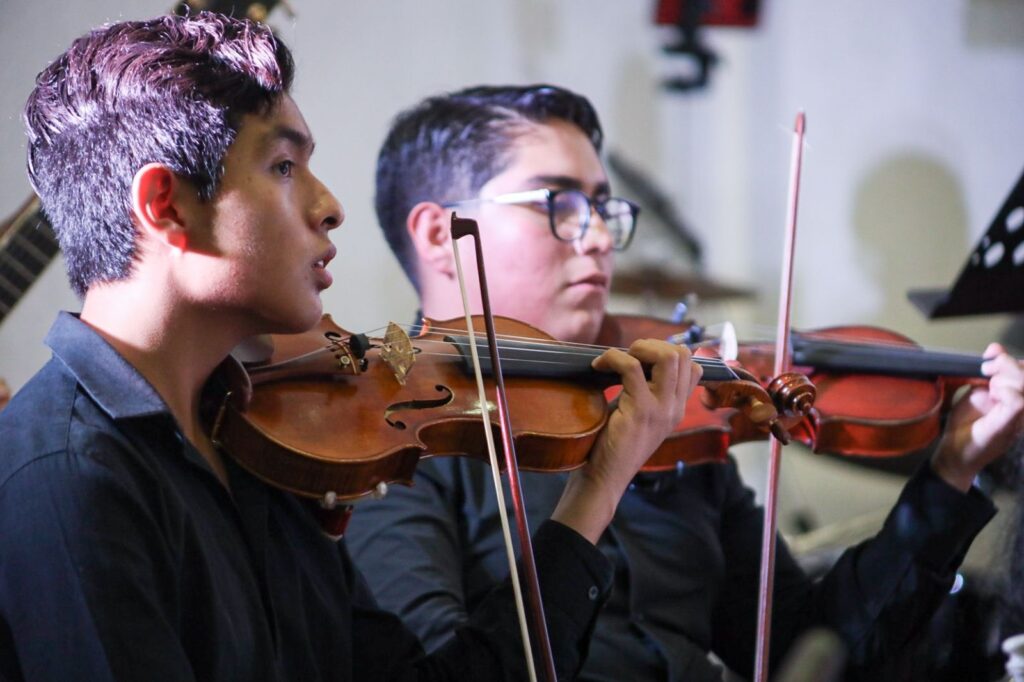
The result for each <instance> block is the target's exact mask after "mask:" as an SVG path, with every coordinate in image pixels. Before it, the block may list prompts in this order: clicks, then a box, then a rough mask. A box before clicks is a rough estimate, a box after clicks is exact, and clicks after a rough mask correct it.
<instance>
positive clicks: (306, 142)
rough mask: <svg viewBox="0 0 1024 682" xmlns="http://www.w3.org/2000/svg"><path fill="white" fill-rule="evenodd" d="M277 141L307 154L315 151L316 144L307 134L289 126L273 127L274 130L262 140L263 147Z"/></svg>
mask: <svg viewBox="0 0 1024 682" xmlns="http://www.w3.org/2000/svg"><path fill="white" fill-rule="evenodd" d="M278 140H284V141H286V142H289V143H291V144H292V145H294V146H295V147H296V148H297V149H301V150H303V151H305V152H307V153H308V154H312V153H313V150H314V149H316V142H315V141H314V140H313V138H312V137H310V136H309V134H307V133H304V132H302V131H301V130H298V129H296V128H292V127H290V126H285V125H278V126H275V127H274V129H273V130H271V131H270V132H268V133H267V134H266V135H265V136H264V138H263V142H264V145H265V146H268V147H269V146H270V145H272V144H274V143H275V142H277V141H278Z"/></svg>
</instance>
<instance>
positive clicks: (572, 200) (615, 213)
mask: <svg viewBox="0 0 1024 682" xmlns="http://www.w3.org/2000/svg"><path fill="white" fill-rule="evenodd" d="M479 203H491V204H510V205H520V204H524V205H529V204H533V205H535V206H536V207H538V208H543V209H545V210H546V211H547V213H548V223H549V225H550V227H551V234H553V235H554V236H555V239H558V240H559V241H563V242H575V241H577V240H579V239H583V235H585V234H586V233H587V228H589V227H590V214H591V213H592V212H593V211H595V210H596V211H597V214H598V215H599V216H601V220H603V221H604V224H605V226H606V227H607V228H608V234H609V235H611V239H612V248H613V249H615V250H616V251H624V250H625V249H626V247H627V246H629V242H630V241H632V239H633V232H634V230H635V229H636V218H637V215H639V214H640V207H639V206H637V205H636V204H634V203H633V202H632V201H627V200H626V199H619V198H616V197H608V198H607V199H591V198H590V197H588V196H587V195H586V194H584V193H583V192H581V191H580V190H578V189H534V190H529V191H526V192H512V193H510V194H499V195H498V196H496V197H490V198H489V199H482V198H477V199H463V200H461V201H450V202H448V203H446V204H444V207H445V208H455V207H457V206H464V205H466V204H479Z"/></svg>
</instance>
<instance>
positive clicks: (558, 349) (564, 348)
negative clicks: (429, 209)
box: [369, 325, 709, 355]
mask: <svg viewBox="0 0 1024 682" xmlns="http://www.w3.org/2000/svg"><path fill="white" fill-rule="evenodd" d="M412 326H413V325H408V329H406V331H409V329H411V328H412ZM381 329H384V328H383V327H381V328H378V329H376V330H372V331H371V332H369V333H372V332H376V331H380V330H381ZM429 331H430V332H434V333H438V334H441V333H447V334H450V335H459V336H464V335H465V334H466V330H465V329H458V328H445V327H430V329H429ZM413 338H416V339H418V342H424V341H427V342H429V341H430V340H425V339H420V338H419V337H413ZM496 338H497V340H498V341H499V342H500V341H513V342H516V341H518V342H522V343H528V344H532V345H534V346H543V345H550V346H551V347H552V350H551V351H550V352H554V353H563V354H570V355H571V354H573V350H579V351H580V352H579V353H578V354H579V355H587V352H586V351H600V352H603V351H605V350H608V349H609V348H616V349H617V350H621V351H623V352H627V351H628V348H625V347H622V346H602V345H598V344H589V343H579V342H572V341H557V340H554V339H552V340H550V341H548V340H545V339H537V338H536V337H531V336H517V335H514V334H498V335H497V336H496ZM435 341H436V342H438V343H454V342H450V341H444V340H441V339H437V340H435ZM708 345H709V343H707V342H706V343H702V344H696V345H695V346H692V347H707V346H708ZM510 347H511V348H516V349H522V347H521V346H502V345H500V343H499V345H498V348H506V349H507V348H510Z"/></svg>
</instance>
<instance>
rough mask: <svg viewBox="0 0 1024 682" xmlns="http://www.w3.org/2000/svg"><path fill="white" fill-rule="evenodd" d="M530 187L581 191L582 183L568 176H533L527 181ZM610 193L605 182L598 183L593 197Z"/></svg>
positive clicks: (608, 186) (609, 187)
mask: <svg viewBox="0 0 1024 682" xmlns="http://www.w3.org/2000/svg"><path fill="white" fill-rule="evenodd" d="M527 182H528V183H529V184H531V185H537V186H538V187H542V186H546V187H554V188H556V189H578V190H580V191H581V192H582V191H583V189H584V188H583V183H582V182H580V181H579V179H577V178H574V177H571V176H568V175H535V176H533V177H532V178H530V179H529V180H528V181H527ZM611 191H612V189H611V186H610V185H609V184H608V182H607V181H605V182H601V183H598V185H597V186H596V187H595V188H594V196H602V195H607V194H610V193H611Z"/></svg>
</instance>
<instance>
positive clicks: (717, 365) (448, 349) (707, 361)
mask: <svg viewBox="0 0 1024 682" xmlns="http://www.w3.org/2000/svg"><path fill="white" fill-rule="evenodd" d="M420 344H421V346H426V345H431V346H433V345H440V346H441V347H442V348H443V350H441V351H439V352H430V351H425V350H421V351H420V352H421V353H422V354H424V355H430V356H435V357H436V356H461V354H462V353H460V352H459V351H458V350H452V347H453V346H455V347H456V348H468V347H469V343H466V342H459V341H443V340H440V339H421V340H420ZM477 345H478V349H479V348H480V344H477ZM557 345H558V344H552V348H550V349H548V348H523V347H522V346H512V347H508V346H506V347H505V348H504V350H510V349H511V350H515V351H517V352H520V353H523V354H528V355H532V356H534V357H531V358H530V361H531V363H535V364H538V365H551V366H569V365H570V363H569V361H568V360H561V359H544V356H545V355H546V354H550V355H561V356H563V357H564V356H565V355H568V356H579V357H592V356H593V355H590V354H587V353H583V352H567V353H566V352H562V351H561V350H560V349H559V348H558V347H557ZM498 348H499V352H501V350H502V349H503V347H502V346H501V345H499V346H498ZM482 350H484V356H486V348H482ZM537 357H540V358H537ZM691 359H692V360H693V361H694V363H696V364H697V365H700V366H701V367H706V368H714V369H721V368H728V365H727V364H726V363H725V360H722V359H720V358H717V357H705V356H700V355H695V356H693V357H692V358H691Z"/></svg>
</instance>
